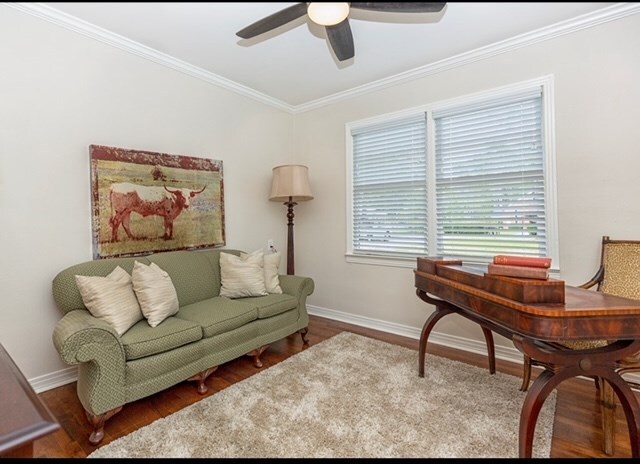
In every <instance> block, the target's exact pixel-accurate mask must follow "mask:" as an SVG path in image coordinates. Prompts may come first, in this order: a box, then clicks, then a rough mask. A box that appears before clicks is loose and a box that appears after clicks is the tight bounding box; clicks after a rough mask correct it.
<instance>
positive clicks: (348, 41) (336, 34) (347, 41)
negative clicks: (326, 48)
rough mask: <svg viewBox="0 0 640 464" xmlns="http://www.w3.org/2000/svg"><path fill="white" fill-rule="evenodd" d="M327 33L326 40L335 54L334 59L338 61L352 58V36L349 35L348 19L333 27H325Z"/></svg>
mask: <svg viewBox="0 0 640 464" xmlns="http://www.w3.org/2000/svg"><path fill="white" fill-rule="evenodd" d="M325 29H326V31H327V38H328V39H329V43H330V44H331V48H332V49H333V53H335V54H336V58H338V60H340V61H344V60H348V59H349V58H353V55H354V54H355V53H354V48H353V34H351V26H350V25H349V18H346V19H345V20H344V21H342V22H341V23H338V24H334V25H333V26H325Z"/></svg>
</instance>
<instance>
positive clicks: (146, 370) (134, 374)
mask: <svg viewBox="0 0 640 464" xmlns="http://www.w3.org/2000/svg"><path fill="white" fill-rule="evenodd" d="M201 359H202V346H200V344H199V343H189V344H187V345H183V346H181V347H179V348H174V349H173V350H169V351H165V352H163V353H158V354H155V355H153V356H146V357H144V358H139V359H133V360H131V361H128V362H127V365H126V367H125V380H126V383H127V385H135V384H143V385H145V384H146V385H147V386H148V387H152V391H153V392H154V393H155V392H157V391H160V390H162V389H163V388H167V387H169V386H171V385H175V384H176V383H178V382H180V381H182V380H185V379H187V378H189V377H191V376H192V375H194V374H197V373H198V372H201V371H203V370H204V369H206V368H202V367H201V362H200V360H201ZM183 368H186V370H183ZM174 371H178V372H182V375H181V376H180V377H181V378H175V377H173V374H172V373H174ZM165 374H167V375H168V377H169V378H174V382H173V383H172V384H169V385H165V386H163V387H162V388H160V385H162V380H160V379H161V378H162V377H163V376H164V375H165ZM147 394H148V393H147Z"/></svg>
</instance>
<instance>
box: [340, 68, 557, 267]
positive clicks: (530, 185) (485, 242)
mask: <svg viewBox="0 0 640 464" xmlns="http://www.w3.org/2000/svg"><path fill="white" fill-rule="evenodd" d="M551 101H552V99H551V80H550V79H549V78H547V79H543V80H539V81H535V82H530V83H525V84H521V85H518V86H512V87H510V88H506V89H499V90H495V91H492V92H488V93H485V94H482V95H476V96H474V97H467V98H464V99H458V100H456V101H452V102H445V103H440V104H434V105H431V106H429V107H422V108H419V109H414V110H411V111H407V112H404V113H401V114H396V115H394V117H393V118H390V117H387V118H378V119H376V120H374V121H364V122H359V123H354V124H350V125H348V127H347V129H348V131H347V133H348V134H349V136H350V137H349V141H350V143H348V145H350V146H349V147H348V150H347V151H348V153H349V156H348V158H349V161H348V163H349V165H348V167H347V171H348V172H349V175H348V183H349V185H348V193H349V195H348V197H349V199H348V202H349V204H348V215H349V225H350V228H349V236H348V244H349V249H348V251H347V256H348V259H349V260H350V261H356V262H371V260H372V259H378V260H383V262H387V263H393V262H395V264H399V265H408V266H413V265H414V260H415V257H416V256H425V255H431V256H434V255H437V256H445V257H447V258H454V259H461V260H463V261H465V262H467V263H487V262H490V261H491V260H492V258H493V256H495V255H497V254H517V255H525V256H549V257H551V258H552V259H553V261H552V262H553V265H554V266H553V267H554V268H557V267H558V266H557V265H558V255H557V246H556V245H555V244H556V240H557V238H556V237H557V234H556V232H555V224H556V221H555V195H554V187H555V174H554V163H553V143H552V136H553V134H552V130H551V128H552V124H551V121H552V114H551ZM403 261H404V264H402V262H403Z"/></svg>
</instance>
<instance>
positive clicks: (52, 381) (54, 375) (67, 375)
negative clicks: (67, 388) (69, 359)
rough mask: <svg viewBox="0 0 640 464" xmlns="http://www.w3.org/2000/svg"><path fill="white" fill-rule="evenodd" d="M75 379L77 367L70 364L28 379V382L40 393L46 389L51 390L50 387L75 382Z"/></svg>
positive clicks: (76, 378) (76, 377)
mask: <svg viewBox="0 0 640 464" xmlns="http://www.w3.org/2000/svg"><path fill="white" fill-rule="evenodd" d="M76 380H78V368H77V367H76V366H72V367H67V368H66V369H62V370H59V371H55V372H51V373H49V374H45V375H41V376H39V377H34V378H33V379H29V384H30V385H31V388H33V389H34V390H35V392H36V393H42V392H45V391H47V390H51V389H52V388H57V387H61V386H63V385H66V384H68V383H71V382H75V381H76Z"/></svg>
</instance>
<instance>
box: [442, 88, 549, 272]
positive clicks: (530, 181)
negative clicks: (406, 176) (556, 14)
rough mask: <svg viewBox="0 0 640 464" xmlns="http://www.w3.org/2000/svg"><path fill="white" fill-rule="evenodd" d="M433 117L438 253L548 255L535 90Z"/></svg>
mask: <svg viewBox="0 0 640 464" xmlns="http://www.w3.org/2000/svg"><path fill="white" fill-rule="evenodd" d="M434 119H435V130H436V220H437V237H438V240H437V250H438V251H437V252H438V255H443V256H447V257H452V258H458V259H464V260H467V261H471V262H474V261H475V262H488V261H490V260H491V259H492V258H493V256H495V255H497V254H511V255H523V256H546V255H547V245H546V244H547V227H546V217H545V185H544V184H545V179H544V153H543V151H544V150H543V141H542V137H543V134H542V93H541V90H540V89H538V90H537V91H535V92H531V91H530V92H527V93H521V94H519V95H516V96H511V97H508V98H501V99H500V100H499V101H496V100H494V101H492V102H490V103H484V104H476V105H473V106H467V107H464V108H456V109H454V110H448V111H446V112H444V111H443V112H439V113H435V114H434Z"/></svg>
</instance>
